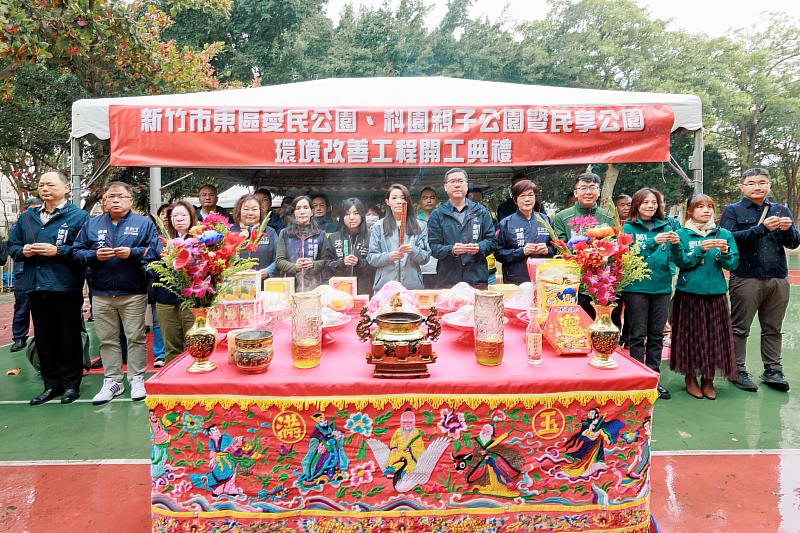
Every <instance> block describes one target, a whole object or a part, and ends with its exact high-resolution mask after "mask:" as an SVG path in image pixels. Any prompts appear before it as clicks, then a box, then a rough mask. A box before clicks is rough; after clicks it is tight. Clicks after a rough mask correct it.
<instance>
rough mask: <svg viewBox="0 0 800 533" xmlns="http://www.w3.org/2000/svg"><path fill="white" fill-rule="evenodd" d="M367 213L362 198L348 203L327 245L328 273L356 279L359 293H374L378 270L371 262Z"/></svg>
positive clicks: (344, 202)
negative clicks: (368, 255) (369, 259)
mask: <svg viewBox="0 0 800 533" xmlns="http://www.w3.org/2000/svg"><path fill="white" fill-rule="evenodd" d="M366 211H367V210H366V207H364V203H363V202H362V201H361V200H359V199H358V198H347V199H346V200H344V201H343V202H342V218H341V220H340V221H339V229H338V230H337V231H335V232H334V233H332V234H331V235H329V236H328V244H327V245H326V246H325V261H327V263H328V273H329V274H331V275H333V276H344V277H355V278H356V279H357V285H358V294H371V293H372V285H373V283H374V281H375V268H374V267H372V266H371V265H370V264H369V263H367V253H368V252H369V232H368V231H367V221H366Z"/></svg>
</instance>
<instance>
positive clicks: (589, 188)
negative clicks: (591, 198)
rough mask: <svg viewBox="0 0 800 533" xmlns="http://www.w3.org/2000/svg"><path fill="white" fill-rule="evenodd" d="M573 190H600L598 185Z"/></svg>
mask: <svg viewBox="0 0 800 533" xmlns="http://www.w3.org/2000/svg"><path fill="white" fill-rule="evenodd" d="M575 190H576V191H578V192H592V191H599V190H600V186H599V185H591V186H589V187H576V188H575Z"/></svg>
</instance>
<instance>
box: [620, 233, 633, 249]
mask: <svg viewBox="0 0 800 533" xmlns="http://www.w3.org/2000/svg"><path fill="white" fill-rule="evenodd" d="M617 240H618V241H619V243H620V244H622V245H623V246H630V245H631V243H632V242H633V235H630V234H628V233H621V234H620V235H619V237H617Z"/></svg>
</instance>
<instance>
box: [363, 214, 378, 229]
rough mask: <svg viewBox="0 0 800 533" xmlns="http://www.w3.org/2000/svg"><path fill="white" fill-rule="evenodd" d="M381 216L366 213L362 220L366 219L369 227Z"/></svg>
mask: <svg viewBox="0 0 800 533" xmlns="http://www.w3.org/2000/svg"><path fill="white" fill-rule="evenodd" d="M380 219H381V217H379V216H378V215H367V216H366V217H364V220H366V221H367V227H368V228H371V227H372V226H373V225H374V224H375V223H376V222H377V221H379V220H380Z"/></svg>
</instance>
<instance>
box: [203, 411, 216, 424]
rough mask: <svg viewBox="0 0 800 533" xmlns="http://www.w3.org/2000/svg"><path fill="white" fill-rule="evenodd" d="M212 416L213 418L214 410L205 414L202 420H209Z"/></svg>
mask: <svg viewBox="0 0 800 533" xmlns="http://www.w3.org/2000/svg"><path fill="white" fill-rule="evenodd" d="M212 418H214V410H213V409H212V410H210V411H209V412H208V414H207V415H206V416H204V417H203V421H204V422H209V421H210V420H211V419H212Z"/></svg>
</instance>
